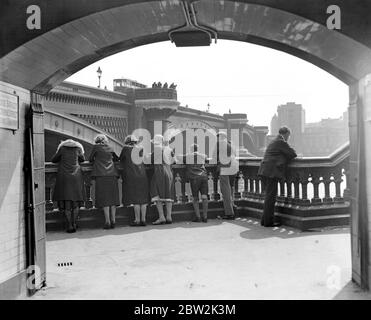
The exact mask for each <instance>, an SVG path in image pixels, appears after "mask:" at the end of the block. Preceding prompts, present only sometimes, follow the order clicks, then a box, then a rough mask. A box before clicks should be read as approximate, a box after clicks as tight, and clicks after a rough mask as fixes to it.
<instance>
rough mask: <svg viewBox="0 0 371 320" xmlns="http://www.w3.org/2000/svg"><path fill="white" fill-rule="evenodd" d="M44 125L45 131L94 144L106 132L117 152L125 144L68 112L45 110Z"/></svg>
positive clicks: (118, 152)
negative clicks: (97, 136) (97, 137)
mask: <svg viewBox="0 0 371 320" xmlns="http://www.w3.org/2000/svg"><path fill="white" fill-rule="evenodd" d="M44 127H45V131H49V132H53V133H57V134H61V135H63V136H66V137H71V138H72V139H74V138H75V139H78V140H80V141H83V142H85V143H87V144H93V143H94V138H95V137H96V135H97V134H105V135H106V136H107V138H108V140H109V143H110V145H111V146H112V148H113V150H114V151H115V152H116V153H117V154H120V152H121V150H122V148H123V146H124V145H123V143H122V142H120V141H119V140H117V139H116V138H115V137H113V136H111V135H109V134H107V132H105V131H103V130H100V129H98V128H97V127H94V126H92V125H90V124H89V123H88V122H86V121H83V120H81V119H79V118H76V117H73V116H69V115H67V114H62V113H58V112H54V111H50V110H45V112H44Z"/></svg>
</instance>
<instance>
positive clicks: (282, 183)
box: [276, 180, 286, 203]
mask: <svg viewBox="0 0 371 320" xmlns="http://www.w3.org/2000/svg"><path fill="white" fill-rule="evenodd" d="M279 184H280V195H279V196H277V199H276V201H277V202H279V203H284V202H285V198H286V197H285V180H280V181H279Z"/></svg>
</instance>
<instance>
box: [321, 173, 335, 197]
mask: <svg viewBox="0 0 371 320" xmlns="http://www.w3.org/2000/svg"><path fill="white" fill-rule="evenodd" d="M323 182H324V184H325V197H324V198H323V202H325V203H330V202H333V200H332V198H331V196H330V183H331V182H332V181H331V176H330V174H326V175H324V177H323Z"/></svg>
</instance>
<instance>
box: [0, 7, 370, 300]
mask: <svg viewBox="0 0 371 320" xmlns="http://www.w3.org/2000/svg"><path fill="white" fill-rule="evenodd" d="M370 11H371V3H369V2H368V1H361V0H355V1H346V0H336V1H329V0H325V1H323V0H313V1H306V2H303V3H300V5H298V4H297V3H296V2H293V1H286V0H259V1H258V0H240V1H224V0H218V1H213V0H199V1H191V0H190V1H185V0H184V1H181V0H163V1H145V0H111V1H100V0H91V1H89V5H86V1H76V0H60V1H57V2H56V3H55V4H53V6H50V4H49V1H47V0H35V1H31V0H26V1H17V2H16V3H14V1H12V2H10V1H7V2H3V3H2V4H1V7H0V21H1V24H2V28H0V39H1V40H0V94H1V99H0V101H2V102H1V103H2V104H3V105H2V107H4V106H6V107H7V108H8V107H9V108H12V110H13V112H11V113H9V114H11V115H13V116H12V117H11V119H7V120H9V123H11V124H12V125H11V126H9V125H3V126H2V127H1V128H0V133H1V135H0V139H1V142H2V147H3V148H4V150H8V152H7V153H6V154H5V155H4V160H3V161H2V162H1V164H0V169H1V177H2V184H1V186H0V209H1V215H0V217H1V218H0V219H1V220H0V222H1V223H0V225H2V226H3V227H2V228H5V229H6V230H7V231H8V232H7V233H2V234H3V235H4V236H3V237H4V242H7V243H8V245H7V247H9V246H10V247H11V248H13V249H12V250H10V249H8V250H7V249H4V248H3V249H1V251H0V259H1V260H0V262H1V263H0V285H1V286H0V292H2V291H1V290H4V289H2V288H9V286H10V287H12V288H22V285H21V284H23V288H24V283H25V276H26V267H27V266H29V265H34V264H38V265H40V266H41V267H42V273H41V274H42V276H41V278H40V279H39V280H40V281H39V282H38V283H39V284H40V285H42V284H43V283H44V282H45V261H46V260H45V233H44V228H43V225H44V223H43V221H44V220H43V219H44V218H45V203H44V202H45V188H44V187H42V188H40V187H39V186H43V185H44V180H45V165H44V154H43V152H44V151H43V150H44V149H43V148H44V127H43V119H42V117H43V115H42V112H40V100H39V97H40V95H45V94H47V93H49V92H50V91H51V89H53V88H54V87H55V86H57V85H58V84H60V83H61V82H62V81H63V80H64V79H66V78H67V77H69V76H70V75H72V74H73V73H75V72H77V71H79V70H81V69H82V68H84V67H86V66H88V65H90V64H91V63H93V62H95V61H98V60H100V59H102V58H104V57H107V56H109V55H112V54H114V53H117V52H120V51H124V50H128V49H131V48H135V47H137V46H140V45H143V44H149V43H154V42H159V41H173V42H174V43H175V45H178V46H184V45H190V46H191V45H214V44H213V43H212V41H214V42H217V40H220V39H228V40H236V41H243V42H250V43H255V44H259V45H262V46H266V47H270V48H273V49H277V50H280V51H283V52H286V53H289V54H291V55H294V56H296V57H299V58H301V59H304V60H306V61H308V62H310V63H312V64H314V65H316V66H318V67H319V68H322V69H323V70H325V71H327V72H328V73H330V74H332V75H334V76H335V77H337V78H338V79H340V80H341V81H343V82H344V83H346V84H347V85H349V93H350V94H349V97H350V98H349V129H350V130H349V131H350V153H349V169H348V172H349V174H348V177H349V179H347V185H348V189H349V198H350V211H351V215H350V217H351V221H350V226H351V250H352V279H353V280H354V281H355V282H356V283H358V284H359V285H361V286H362V288H365V289H367V288H369V287H370V285H371V280H370V279H371V277H370V276H369V274H370V272H371V267H370V256H371V245H370V239H371V231H370V224H369V221H370V219H371V217H370V212H369V208H370V206H371V168H370V166H369V164H370V163H371V143H370V137H371V126H370V124H371V121H370V120H371V117H370V114H371V112H370V110H371V98H370V97H371V94H370V93H371V83H370V77H371V29H370V28H369V25H370V16H369V12H370ZM62 12H63V14H61V13H62ZM339 17H340V18H341V19H340V20H339ZM334 19H335V20H337V21H336V22H334ZM192 39H194V40H195V42H194V43H192ZM232 58H233V57H232ZM3 101H5V103H4V102H3ZM30 106H31V111H32V113H31V118H30V119H29V118H26V114H27V113H28V111H29V109H30ZM173 107H174V106H173V105H172V108H173ZM144 108H148V105H147V106H144ZM149 109H150V108H149ZM170 109H171V108H169V110H170ZM171 115H172V113H171V112H170V111H169V112H168V113H167V116H171ZM26 119H27V122H26ZM152 120H153V118H152ZM7 123H8V121H7ZM29 128H31V129H32V131H30V130H28V129H29ZM28 134H30V135H31V137H29V136H28ZM25 137H26V139H31V138H32V139H31V140H32V144H31V143H29V142H28V140H27V143H25ZM29 146H32V147H33V153H32V154H33V155H35V156H34V159H33V160H34V161H30V160H29V159H30V154H31V153H30V150H29ZM23 155H26V156H25V157H24V156H23ZM314 162H316V161H314ZM32 164H33V165H34V167H32ZM307 165H308V169H305V170H304V171H305V172H307V171H308V170H309V171H310V168H311V164H310V161H309V162H308V163H307ZM22 167H25V168H26V169H25V170H26V172H27V170H28V172H27V174H25V172H23V171H22V169H21V168H22ZM31 171H33V172H34V175H30V174H29V173H30V172H31ZM31 176H33V177H34V181H30V177H31ZM314 181H316V180H314ZM325 181H328V179H325ZM293 183H294V186H295V182H293ZM326 188H327V187H326ZM326 188H325V190H326ZM24 190H27V192H25V191H24ZM294 190H296V189H295V188H294ZM314 190H315V189H314ZM294 193H295V191H294ZM30 194H31V196H30ZM33 195H35V197H33ZM25 198H26V199H31V200H30V201H31V202H30V204H31V205H30V208H31V207H32V208H34V209H35V210H34V212H35V215H36V218H35V221H37V223H39V225H37V226H35V225H33V226H32V228H31V222H30V221H29V220H28V217H29V216H30V214H29V212H28V211H27V210H28V209H27V208H25V207H24V199H25ZM325 198H326V197H325ZM32 199H35V200H32ZM303 200H306V199H303ZM32 201H36V202H32ZM285 214H286V213H285ZM19 221H21V222H23V223H24V224H22V223H19ZM24 225H27V226H28V227H29V228H30V230H34V232H35V236H34V237H33V238H34V239H36V240H35V241H34V240H32V239H33V238H32V237H31V238H30V237H27V234H26V230H25V229H26V228H23V227H22V226H24ZM12 234H16V235H17V238H16V239H13V238H12V237H11V235H12ZM30 241H31V242H32V241H34V242H32V245H34V246H35V248H36V249H35V252H34V251H32V250H31V251H30V249H29V248H32V247H33V246H26V244H25V243H28V244H29V243H30ZM10 284H13V285H10ZM21 291H25V290H23V289H19V290H15V292H13V294H14V295H17V294H19V293H20V292H21Z"/></svg>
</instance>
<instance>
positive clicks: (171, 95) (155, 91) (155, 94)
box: [135, 88, 178, 100]
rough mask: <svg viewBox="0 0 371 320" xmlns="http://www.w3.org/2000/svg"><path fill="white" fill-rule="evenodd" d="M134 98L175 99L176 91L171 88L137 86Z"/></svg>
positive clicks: (176, 97)
mask: <svg viewBox="0 0 371 320" xmlns="http://www.w3.org/2000/svg"><path fill="white" fill-rule="evenodd" d="M135 99H137V100H147V99H166V100H177V99H178V96H177V91H176V90H175V89H172V88H139V89H136V90H135Z"/></svg>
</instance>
